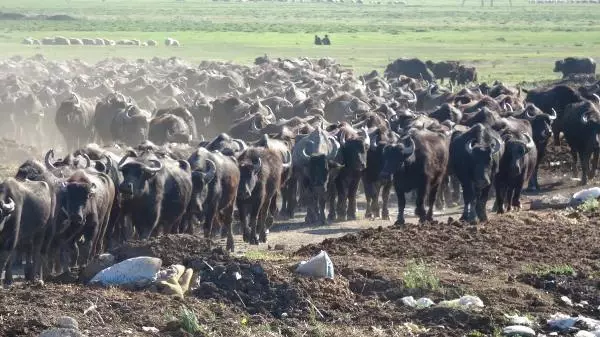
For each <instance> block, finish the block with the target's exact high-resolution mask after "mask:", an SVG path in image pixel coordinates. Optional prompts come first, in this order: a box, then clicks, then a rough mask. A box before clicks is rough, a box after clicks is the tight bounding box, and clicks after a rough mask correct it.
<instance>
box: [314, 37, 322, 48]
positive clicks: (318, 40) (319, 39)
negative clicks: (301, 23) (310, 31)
mask: <svg viewBox="0 0 600 337" xmlns="http://www.w3.org/2000/svg"><path fill="white" fill-rule="evenodd" d="M315 44H316V45H317V46H320V45H322V44H323V43H321V38H320V37H319V35H315Z"/></svg>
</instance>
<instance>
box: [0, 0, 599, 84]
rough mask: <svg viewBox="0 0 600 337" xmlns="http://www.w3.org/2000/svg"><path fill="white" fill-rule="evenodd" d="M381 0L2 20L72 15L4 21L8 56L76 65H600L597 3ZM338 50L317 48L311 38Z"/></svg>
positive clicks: (60, 9)
mask: <svg viewBox="0 0 600 337" xmlns="http://www.w3.org/2000/svg"><path fill="white" fill-rule="evenodd" d="M413 1H414V0H409V4H408V5H406V6H405V5H395V4H392V3H388V2H387V1H386V0H384V1H381V3H375V2H365V4H352V3H349V1H346V3H300V2H265V1H260V2H215V1H206V0H186V1H184V2H182V1H175V0H128V1H123V0H105V1H101V0H70V1H65V0H47V1H38V0H2V2H1V3H0V11H2V12H18V13H24V14H68V15H71V16H73V17H75V18H76V20H72V21H49V20H45V21H39V20H0V57H8V56H12V55H14V54H20V55H33V54H36V53H42V54H44V55H45V56H47V57H50V58H55V59H64V58H74V57H78V58H81V59H84V60H89V61H94V60H98V59H102V58H105V57H113V56H119V57H126V58H140V57H143V58H149V57H153V56H161V57H165V56H179V57H183V58H185V59H189V60H192V61H200V60H206V59H214V60H230V61H235V62H238V63H245V64H248V63H251V62H252V61H253V60H254V58H255V57H256V56H259V55H263V54H265V53H266V54H268V55H270V56H272V57H294V56H309V57H323V56H330V57H334V58H336V59H338V60H339V61H340V62H341V63H342V64H344V65H348V66H352V67H353V68H354V69H356V71H357V72H361V73H362V72H367V71H370V70H372V69H378V70H383V69H384V68H385V65H386V64H387V63H389V62H390V61H391V60H393V59H396V58H398V57H402V56H407V57H413V56H414V57H420V58H423V59H434V60H442V59H458V60H462V61H464V62H467V63H471V64H473V65H475V66H477V67H478V69H479V73H480V79H481V80H493V79H502V80H504V81H506V82H512V83H514V82H519V81H524V80H527V81H532V80H542V79H553V78H558V77H559V75H558V74H555V73H552V68H553V62H554V60H555V59H558V58H563V57H565V56H591V57H595V58H598V59H600V20H597V19H596V18H597V17H598V15H599V14H600V5H594V4H589V5H584V4H572V5H567V4H562V5H530V4H527V3H526V2H525V1H524V0H513V3H514V5H513V7H509V6H508V2H507V1H506V2H505V1H501V0H497V1H496V4H495V5H496V6H495V7H493V8H490V7H483V8H482V7H480V6H479V2H478V1H477V2H476V1H472V0H468V1H467V4H466V6H465V7H461V6H460V4H459V1H460V0H422V1H419V2H413ZM325 33H328V34H330V36H331V38H332V41H333V45H332V46H329V47H325V46H314V45H313V44H312V39H313V35H314V34H320V35H323V34H325ZM55 35H63V36H67V37H80V38H81V37H105V38H110V39H127V38H129V39H134V38H135V39H141V40H145V39H156V40H159V41H161V42H162V41H163V40H164V38H165V37H167V36H170V37H173V38H176V39H178V40H179V41H180V42H181V44H182V46H181V47H180V48H177V49H173V48H166V47H164V46H163V45H162V44H161V46H159V47H155V48H141V47H125V46H116V47H96V46H66V47H65V46H52V47H50V46H41V47H33V46H25V45H21V44H20V42H21V40H22V39H23V38H24V37H29V36H31V37H34V38H42V37H45V36H55Z"/></svg>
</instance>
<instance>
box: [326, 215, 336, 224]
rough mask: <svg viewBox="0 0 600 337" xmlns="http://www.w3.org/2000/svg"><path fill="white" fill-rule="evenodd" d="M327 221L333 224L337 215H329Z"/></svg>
mask: <svg viewBox="0 0 600 337" xmlns="http://www.w3.org/2000/svg"><path fill="white" fill-rule="evenodd" d="M327 220H328V221H330V222H335V221H336V220H337V215H335V213H329V215H328V216H327Z"/></svg>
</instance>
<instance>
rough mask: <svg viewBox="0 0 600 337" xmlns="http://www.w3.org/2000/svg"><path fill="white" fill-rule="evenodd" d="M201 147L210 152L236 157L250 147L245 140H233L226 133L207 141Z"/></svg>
mask: <svg viewBox="0 0 600 337" xmlns="http://www.w3.org/2000/svg"><path fill="white" fill-rule="evenodd" d="M200 145H201V146H203V147H205V148H206V149H207V150H209V151H219V152H221V153H223V154H224V155H227V156H234V155H236V154H239V153H241V152H242V151H244V150H245V149H247V148H248V145H246V143H245V142H244V141H243V140H241V139H236V138H231V136H230V135H228V134H226V133H221V134H219V135H217V136H216V137H215V138H214V139H212V140H211V141H207V142H205V144H202V143H201V144H200Z"/></svg>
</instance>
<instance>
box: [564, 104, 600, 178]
mask: <svg viewBox="0 0 600 337" xmlns="http://www.w3.org/2000/svg"><path fill="white" fill-rule="evenodd" d="M563 133H564V135H565V139H566V141H567V144H569V146H570V147H571V155H572V156H573V175H574V176H577V156H579V160H580V162H581V171H582V172H581V184H582V185H585V184H587V182H588V178H592V179H593V178H594V176H595V175H596V169H597V168H598V155H599V153H600V112H599V111H598V107H597V106H596V105H595V104H594V103H592V102H590V101H584V102H579V103H575V104H571V105H568V106H567V107H566V108H565V111H564V115H563ZM592 155H593V158H592V170H591V171H590V158H591V157H592Z"/></svg>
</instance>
